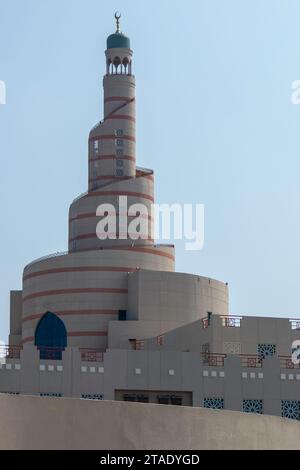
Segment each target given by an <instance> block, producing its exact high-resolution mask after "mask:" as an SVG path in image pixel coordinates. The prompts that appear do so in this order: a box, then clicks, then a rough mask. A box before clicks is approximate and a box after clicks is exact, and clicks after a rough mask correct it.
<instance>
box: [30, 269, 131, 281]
mask: <svg viewBox="0 0 300 470" xmlns="http://www.w3.org/2000/svg"><path fill="white" fill-rule="evenodd" d="M133 271H136V268H129V267H127V266H125V267H118V266H80V267H78V266H76V267H75V266H74V267H66V268H52V269H45V270H43V271H36V272H34V273H30V274H27V275H26V276H24V277H23V280H24V281H27V279H31V278H33V277H39V276H46V275H48V274H58V273H82V272H120V273H128V272H133Z"/></svg>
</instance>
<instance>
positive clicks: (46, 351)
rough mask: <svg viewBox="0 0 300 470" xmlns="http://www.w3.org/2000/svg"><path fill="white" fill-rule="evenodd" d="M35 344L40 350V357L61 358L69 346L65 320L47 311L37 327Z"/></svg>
mask: <svg viewBox="0 0 300 470" xmlns="http://www.w3.org/2000/svg"><path fill="white" fill-rule="evenodd" d="M34 344H35V345H36V347H37V349H38V350H39V351H40V359H56V360H61V358H62V351H63V350H64V349H65V348H66V346H67V330H66V327H65V325H64V322H63V321H62V320H61V319H60V318H58V316H57V315H55V314H54V313H52V312H47V313H45V315H43V317H42V318H41V319H40V321H39V323H38V325H37V327H36V330H35V340H34Z"/></svg>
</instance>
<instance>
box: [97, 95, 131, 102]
mask: <svg viewBox="0 0 300 470" xmlns="http://www.w3.org/2000/svg"><path fill="white" fill-rule="evenodd" d="M133 99H134V98H128V97H125V96H109V97H108V98H105V100H104V103H109V101H128V103H129V102H130V101H132V100H133Z"/></svg>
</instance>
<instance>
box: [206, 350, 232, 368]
mask: <svg viewBox="0 0 300 470" xmlns="http://www.w3.org/2000/svg"><path fill="white" fill-rule="evenodd" d="M200 356H201V358H202V363H203V364H206V365H207V366H213V367H224V361H225V358H226V354H216V353H200Z"/></svg>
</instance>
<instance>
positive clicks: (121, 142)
mask: <svg viewBox="0 0 300 470" xmlns="http://www.w3.org/2000/svg"><path fill="white" fill-rule="evenodd" d="M105 55H106V74H105V76H104V79H103V86H104V118H103V120H102V121H101V122H99V123H98V124H97V125H96V126H95V127H94V128H93V129H92V130H91V132H90V136H89V182H88V192H87V193H85V194H83V195H82V196H80V197H79V198H77V199H76V200H75V201H74V202H73V203H72V204H71V206H70V210H69V251H68V253H67V254H63V255H60V256H49V257H46V258H43V259H41V260H38V261H35V262H33V263H31V264H30V265H28V266H26V268H25V270H24V276H23V308H22V318H23V326H22V342H23V343H34V342H35V331H36V327H37V324H38V322H39V321H40V319H41V318H42V317H43V315H44V314H45V312H48V311H50V312H52V313H54V314H56V315H57V316H59V317H60V318H61V319H62V320H63V322H64V324H65V326H66V329H67V335H68V345H69V346H79V347H87V348H101V349H105V347H106V346H107V332H108V325H109V322H110V321H112V320H117V319H118V311H119V310H126V309H127V308H128V295H127V294H128V273H130V272H133V271H135V270H137V269H149V270H154V271H174V264H175V259H174V247H173V245H155V244H154V242H153V240H152V239H151V227H152V224H153V220H152V219H151V205H152V203H153V202H154V177H153V171H152V170H148V169H141V168H138V167H136V131H135V77H134V76H133V75H132V50H131V49H130V40H129V38H128V37H126V36H125V35H124V34H122V33H121V32H120V30H119V21H118V18H117V31H116V32H115V33H114V34H112V35H110V36H109V37H108V39H107V50H106V52H105ZM120 196H127V202H128V207H129V206H131V205H132V204H135V203H142V204H144V205H145V206H146V207H147V208H148V214H149V216H148V217H147V219H148V221H149V224H148V237H147V238H146V239H138V240H136V241H134V242H133V240H132V239H131V238H130V237H127V238H125V239H124V238H121V237H119V234H117V237H116V239H109V238H108V239H106V240H100V239H99V238H98V237H97V235H96V227H97V224H98V222H99V216H97V215H96V211H97V208H98V206H99V205H101V204H107V203H109V204H112V205H113V206H114V207H115V208H116V212H117V215H118V218H119V216H120V214H119V213H118V205H119V197H120ZM131 220H132V217H128V224H129V223H130V221H131ZM117 226H118V220H117Z"/></svg>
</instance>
